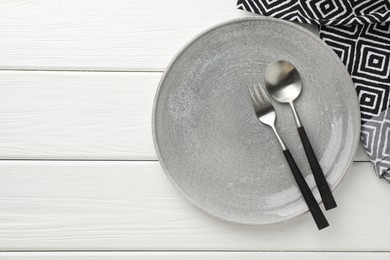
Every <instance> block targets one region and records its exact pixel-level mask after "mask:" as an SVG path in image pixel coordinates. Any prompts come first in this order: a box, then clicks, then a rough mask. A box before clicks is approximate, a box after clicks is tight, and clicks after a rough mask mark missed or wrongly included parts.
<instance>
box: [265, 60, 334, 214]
mask: <svg viewBox="0 0 390 260" xmlns="http://www.w3.org/2000/svg"><path fill="white" fill-rule="evenodd" d="M265 86H266V88H267V90H268V92H269V94H270V95H271V96H272V97H273V98H274V99H275V100H276V101H278V102H280V103H288V104H290V106H291V109H292V111H293V115H294V119H295V123H296V126H297V128H298V133H299V136H300V138H301V141H302V144H303V148H304V150H305V153H306V157H307V159H308V161H309V164H310V168H311V171H312V172H313V175H314V179H315V181H316V184H317V187H318V190H319V192H320V194H321V197H322V201H323V203H324V206H325V209H326V210H329V209H332V208H335V207H337V204H336V201H335V199H334V197H333V194H332V191H331V190H330V188H329V185H328V182H327V181H326V178H325V175H324V173H323V171H322V169H321V166H320V164H319V162H318V159H317V156H316V155H315V153H314V150H313V148H312V146H311V144H310V141H309V138H308V137H307V134H306V131H305V128H304V127H303V126H302V123H301V121H300V119H299V116H298V113H297V111H296V109H295V107H294V100H295V99H296V98H297V97H298V96H299V94H300V93H301V89H302V81H301V77H300V75H299V73H298V70H297V69H296V68H295V67H294V65H292V64H291V63H290V62H288V61H285V60H278V61H275V62H273V63H271V64H270V65H269V66H268V68H267V71H266V73H265Z"/></svg>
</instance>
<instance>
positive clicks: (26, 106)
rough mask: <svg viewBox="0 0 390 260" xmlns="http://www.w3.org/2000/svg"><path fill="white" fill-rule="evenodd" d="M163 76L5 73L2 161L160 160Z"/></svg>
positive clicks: (0, 100)
mask: <svg viewBox="0 0 390 260" xmlns="http://www.w3.org/2000/svg"><path fill="white" fill-rule="evenodd" d="M160 77H161V73H96V72H89V73H82V72H29V71H24V72H19V71H0V86H1V88H0V108H1V109H0V125H1V128H0V158H2V159H83V160H89V159H94V160H97V159H108V160H155V159H157V157H156V155H155V151H154V147H153V140H152V130H151V120H152V106H153V99H154V93H155V90H156V88H157V84H158V81H159V79H160Z"/></svg>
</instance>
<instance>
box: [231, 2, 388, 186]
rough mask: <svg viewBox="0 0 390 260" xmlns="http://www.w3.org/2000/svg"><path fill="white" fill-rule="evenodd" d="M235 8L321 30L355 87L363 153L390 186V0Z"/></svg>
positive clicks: (240, 5) (241, 4)
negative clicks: (316, 27) (358, 103)
mask: <svg viewBox="0 0 390 260" xmlns="http://www.w3.org/2000/svg"><path fill="white" fill-rule="evenodd" d="M237 7H238V8H239V9H242V10H246V11H250V12H254V13H257V14H261V15H265V16H272V17H276V18H281V19H285V20H289V21H295V22H300V23H308V24H316V25H318V26H319V31H320V37H321V39H322V40H324V41H325V42H326V43H327V44H328V45H329V46H330V47H331V48H332V49H333V51H334V52H335V53H336V54H337V55H338V56H339V57H340V59H341V60H342V61H343V63H344V64H345V66H346V67H347V69H348V71H349V73H350V74H351V77H352V80H353V82H354V84H355V87H356V91H357V94H358V97H359V101H360V110H361V124H362V128H361V140H362V142H363V145H364V148H365V150H366V152H367V154H368V155H369V158H370V160H371V162H372V163H373V164H374V168H375V172H376V174H377V175H378V176H379V177H380V178H384V179H385V180H387V181H389V182H390V109H389V107H390V100H389V91H390V64H389V62H390V0H299V1H297V0H238V2H237Z"/></svg>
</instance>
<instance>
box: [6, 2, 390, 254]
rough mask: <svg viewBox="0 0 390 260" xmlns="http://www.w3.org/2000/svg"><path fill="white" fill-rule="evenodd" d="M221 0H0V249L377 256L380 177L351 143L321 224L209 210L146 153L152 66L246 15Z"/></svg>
mask: <svg viewBox="0 0 390 260" xmlns="http://www.w3.org/2000/svg"><path fill="white" fill-rule="evenodd" d="M235 2H236V0H214V1H206V0H197V1H194V0H166V1H151V0H145V1H135V0H117V1H108V0H95V1H92V0H85V1H76V0H68V1H44V0H18V1H14V0H3V1H0V35H1V38H0V251H2V252H0V259H114V260H115V259H199V258H204V259H238V258H240V259H244V260H245V259H347V260H348V259H389V256H390V255H389V253H390V246H389V244H388V238H389V234H390V228H389V226H388V225H387V221H388V219H389V217H390V207H389V204H388V199H387V198H388V192H389V191H388V190H389V186H388V184H386V183H385V182H383V181H381V180H379V179H377V178H376V177H375V176H374V172H373V169H372V166H371V164H370V163H368V162H365V161H367V160H368V158H367V155H366V154H365V153H364V151H363V150H362V148H361V147H360V150H359V151H358V153H357V155H356V156H355V161H360V162H355V163H354V164H353V166H352V167H351V169H350V171H349V173H348V175H347V177H346V179H345V180H344V181H343V182H342V183H341V184H340V187H339V188H338V189H337V190H336V191H335V196H336V199H337V201H338V204H339V207H338V208H337V209H335V210H332V211H330V212H326V214H327V216H328V219H329V221H330V223H331V227H330V228H328V229H326V230H323V231H321V232H317V231H316V230H315V226H314V224H313V222H312V220H311V218H310V216H309V215H308V214H306V215H304V216H302V217H299V218H296V219H294V220H291V221H288V222H286V223H283V224H279V225H273V226H267V227H249V226H240V225H233V224H229V223H225V222H222V221H219V220H217V219H214V218H212V217H210V216H208V215H207V214H206V213H203V212H202V211H200V210H199V209H197V208H196V207H195V206H192V205H191V204H189V203H188V202H187V201H186V200H185V199H184V198H183V197H182V196H181V195H180V194H179V193H178V192H177V191H176V190H175V189H174V187H173V186H172V185H171V183H170V182H169V181H168V180H167V178H166V176H165V175H164V173H163V172H162V170H161V167H160V166H159V164H158V162H156V161H155V160H157V158H156V155H155V152H154V149H153V142H152V136H151V111H152V102H153V98H154V92H155V90H156V87H157V84H158V81H159V79H160V77H161V75H162V71H163V70H164V68H165V67H166V65H167V64H168V62H169V61H170V60H171V58H172V56H173V55H174V54H175V53H176V52H177V51H178V50H179V49H180V48H181V47H182V46H183V44H185V43H186V42H188V41H189V40H190V39H191V38H193V37H194V36H195V35H196V34H198V33H200V32H201V31H203V30H205V29H207V28H208V27H210V26H212V25H215V24H217V23H220V22H223V21H225V20H227V19H231V18H237V17H244V16H251V14H249V13H246V12H242V11H239V10H236V9H235ZM15 159H17V160H15ZM137 160H138V161H137ZM36 250H39V251H42V252H33V251H36ZM116 250H123V251H122V252H120V251H116ZM159 250H161V251H159ZM167 250H168V251H167ZM235 250H238V251H237V252H232V251H235ZM7 251H8V252H7ZM16 251H23V252H16ZM45 251H56V252H45ZM72 251H74V252H72ZM95 251H96V252H95ZM97 251H104V252H97ZM124 251H126V252H124ZM149 251H153V252H149ZM169 251H173V252H169ZM179 251H180V252H179ZM181 251H183V252H181ZM202 251H204V252H202ZM209 251H215V252H209ZM217 251H218V252H217ZM250 251H260V252H250ZM269 251H275V252H269ZM278 251H282V252H278ZM309 251H315V252H309ZM330 251H342V252H330ZM362 251H364V252H362ZM379 251H380V252H379Z"/></svg>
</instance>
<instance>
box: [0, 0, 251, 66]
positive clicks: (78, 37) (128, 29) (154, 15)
mask: <svg viewBox="0 0 390 260" xmlns="http://www.w3.org/2000/svg"><path fill="white" fill-rule="evenodd" d="M235 3H236V0H212V1H210V0H196V1H194V0H181V1H180V0H165V1H153V0H141V1H136V0H115V2H113V1H110V0H84V1H78V0H67V1H46V0H35V1H34V0H18V1H14V0H3V1H2V3H1V8H0V35H1V42H0V50H1V59H0V68H6V69H10V68H12V69H50V70H51V69H55V70H74V69H76V70H126V71H127V70H142V71H144V70H158V71H161V70H163V69H164V68H165V66H166V65H167V63H168V62H169V60H170V59H171V58H172V56H173V55H174V54H175V53H176V52H177V51H178V50H179V49H180V48H181V47H182V46H183V45H184V44H185V43H187V42H188V41H189V40H190V39H191V38H193V37H194V35H196V34H198V33H200V32H201V31H203V30H205V29H207V28H208V27H210V26H212V25H215V24H217V23H220V22H222V21H224V20H227V19H232V18H237V17H243V16H249V15H251V14H249V13H246V12H243V11H240V10H237V9H236V8H235Z"/></svg>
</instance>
